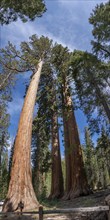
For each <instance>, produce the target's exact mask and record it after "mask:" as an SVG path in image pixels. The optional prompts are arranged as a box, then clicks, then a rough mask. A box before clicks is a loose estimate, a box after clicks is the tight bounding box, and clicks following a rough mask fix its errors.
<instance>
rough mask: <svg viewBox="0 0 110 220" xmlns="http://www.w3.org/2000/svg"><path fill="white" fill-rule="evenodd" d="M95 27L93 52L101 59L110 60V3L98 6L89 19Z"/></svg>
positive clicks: (93, 31)
mask: <svg viewBox="0 0 110 220" xmlns="http://www.w3.org/2000/svg"><path fill="white" fill-rule="evenodd" d="M89 22H90V24H92V25H93V30H92V34H93V37H94V40H93V41H92V42H91V43H92V45H93V52H94V53H95V54H97V55H98V57H100V58H101V59H106V60H108V61H109V60H110V1H108V2H106V3H101V4H100V5H97V6H96V7H95V9H94V10H93V12H92V13H91V16H90V18H89Z"/></svg>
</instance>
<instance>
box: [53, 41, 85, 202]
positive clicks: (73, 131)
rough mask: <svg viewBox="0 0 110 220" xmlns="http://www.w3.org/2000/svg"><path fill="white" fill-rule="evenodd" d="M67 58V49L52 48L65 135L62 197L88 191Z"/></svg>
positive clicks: (70, 196) (82, 193) (74, 195)
mask: <svg viewBox="0 0 110 220" xmlns="http://www.w3.org/2000/svg"><path fill="white" fill-rule="evenodd" d="M69 60H70V54H69V51H68V49H67V48H63V47H62V46H61V45H56V47H55V48H54V50H53V63H54V65H55V67H56V71H57V72H58V75H59V89H60V92H61V94H62V112H63V121H64V135H65V159H66V194H65V196H64V199H69V198H70V199H71V198H74V197H77V196H80V195H87V194H88V193H89V187H88V184H87V178H86V174H85V170H84V164H83V158H82V150H81V146H80V140H79V134H78V128H77V124H76V119H75V115H74V107H73V103H72V98H71V93H70V86H69V80H68V71H69Z"/></svg>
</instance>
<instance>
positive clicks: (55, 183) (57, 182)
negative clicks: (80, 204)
mask: <svg viewBox="0 0 110 220" xmlns="http://www.w3.org/2000/svg"><path fill="white" fill-rule="evenodd" d="M63 193H64V186H63V174H62V166H61V154H60V143H59V133H58V122H57V112H55V111H54V112H53V117H52V179H51V194H50V196H49V198H51V199H55V198H60V197H62V196H63Z"/></svg>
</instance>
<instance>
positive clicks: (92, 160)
mask: <svg viewBox="0 0 110 220" xmlns="http://www.w3.org/2000/svg"><path fill="white" fill-rule="evenodd" d="M84 158H85V159H84V161H85V169H86V173H87V179H88V184H89V185H90V187H91V188H92V189H96V188H97V182H98V165H97V158H96V155H95V149H94V145H93V142H92V139H91V135H90V131H89V129H88V128H87V127H86V128H85V145H84Z"/></svg>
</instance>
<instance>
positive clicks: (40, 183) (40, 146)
mask: <svg viewBox="0 0 110 220" xmlns="http://www.w3.org/2000/svg"><path fill="white" fill-rule="evenodd" d="M46 120H47V119H46V117H45V119H44V117H42V113H41V109H39V111H38V113H37V116H36V118H35V119H34V121H33V134H32V164H33V166H32V169H33V186H34V190H35V193H36V195H37V198H39V199H40V198H41V197H42V195H43V197H44V189H46V183H45V182H46V174H47V173H48V171H49V168H50V166H51V161H50V150H49V148H48V145H49V140H50V137H49V136H50V134H49V130H50V129H49V127H48V122H47V123H46ZM48 129H49V130H48ZM45 197H46V192H45Z"/></svg>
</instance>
